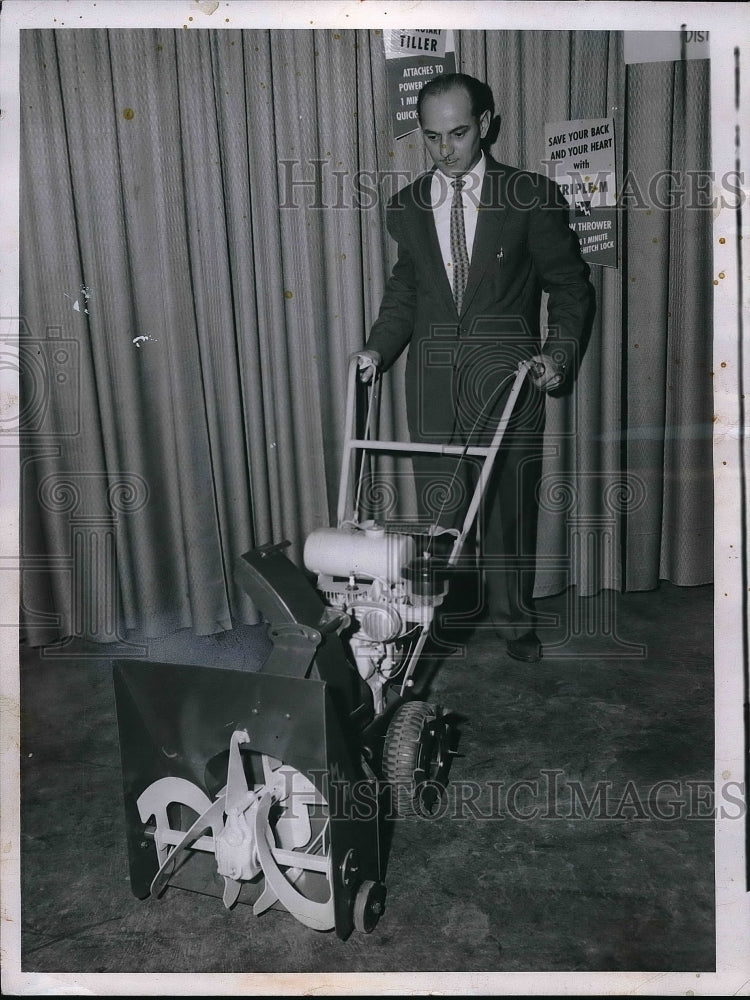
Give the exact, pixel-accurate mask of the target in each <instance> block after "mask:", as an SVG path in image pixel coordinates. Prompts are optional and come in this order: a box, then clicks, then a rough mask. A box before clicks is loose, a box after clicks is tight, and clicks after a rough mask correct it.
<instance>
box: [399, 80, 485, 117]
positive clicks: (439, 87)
mask: <svg viewBox="0 0 750 1000" xmlns="http://www.w3.org/2000/svg"><path fill="white" fill-rule="evenodd" d="M456 88H462V89H463V90H465V91H466V93H467V94H468V95H469V100H470V101H471V113H472V115H473V116H474V117H475V118H477V119H479V118H481V116H482V115H483V114H484V112H485V111H489V113H490V118H494V116H495V98H494V97H493V96H492V90H491V88H490V87H488V85H487V84H486V83H483V82H482V81H481V80H477V78H476V77H474V76H469V75H468V74H467V73H448V74H447V75H446V76H436V77H435V79H434V80H430V81H429V83H426V84H425V85H424V87H422V89H421V90H420V91H419V95H418V97H417V118H418V119H419V123H420V125H421V123H422V103H423V102H424V99H425V97H438V96H439V95H440V94H446V93H447V92H448V91H449V90H455V89H456Z"/></svg>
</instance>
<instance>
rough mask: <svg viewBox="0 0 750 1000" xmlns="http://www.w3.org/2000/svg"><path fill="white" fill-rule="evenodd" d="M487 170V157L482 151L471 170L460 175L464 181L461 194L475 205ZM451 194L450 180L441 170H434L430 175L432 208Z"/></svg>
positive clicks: (480, 194)
mask: <svg viewBox="0 0 750 1000" xmlns="http://www.w3.org/2000/svg"><path fill="white" fill-rule="evenodd" d="M486 170H487V157H486V156H485V155H484V150H482V153H481V155H480V157H479V159H478V160H477V162H476V163H475V164H474V166H473V167H472V168H471V170H467V171H466V173H465V174H462V175H461V176H462V177H463V181H464V186H463V188H462V192H461V193H462V194H467V195H468V196H469V200H470V201H472V202H473V203H474V204H475V205H478V204H479V201H480V198H481V196H482V184H483V183H484V175H485V172H486ZM452 194H453V188H452V187H451V179H450V178H449V177H448V176H447V175H446V174H444V173H443V172H442V170H438V169H437V168H436V169H435V172H434V173H433V175H432V203H433V206H434V205H435V203H436V202H437V201H438V200H442V199H441V198H440V196H441V195H442V197H443V199H444V198H445V197H446V195H447V196H450V195H452Z"/></svg>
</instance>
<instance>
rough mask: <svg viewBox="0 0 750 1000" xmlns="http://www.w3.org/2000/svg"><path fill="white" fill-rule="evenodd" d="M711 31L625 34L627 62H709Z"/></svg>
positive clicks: (624, 53)
mask: <svg viewBox="0 0 750 1000" xmlns="http://www.w3.org/2000/svg"><path fill="white" fill-rule="evenodd" d="M708 35H709V33H708V32H707V31H692V30H691V31H688V30H687V29H685V30H684V31H625V32H623V56H624V59H625V62H626V63H648V62H679V61H681V60H683V59H708V57H709V55H708Z"/></svg>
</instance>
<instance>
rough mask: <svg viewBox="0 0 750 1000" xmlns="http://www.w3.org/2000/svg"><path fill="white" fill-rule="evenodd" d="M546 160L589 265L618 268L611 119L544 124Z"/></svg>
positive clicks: (612, 121) (613, 142) (585, 119)
mask: <svg viewBox="0 0 750 1000" xmlns="http://www.w3.org/2000/svg"><path fill="white" fill-rule="evenodd" d="M544 128H545V133H544V149H545V156H544V161H543V162H544V164H545V167H546V168H547V175H548V177H550V178H552V180H554V181H555V183H556V184H558V185H559V187H560V190H561V191H562V193H563V195H564V196H565V198H566V199H567V202H568V205H569V206H570V211H571V215H570V227H571V229H573V230H574V231H575V232H576V233H577V234H578V238H579V241H580V245H581V253H582V254H583V255H584V258H585V259H586V260H587V261H588V263H590V264H600V265H603V266H605V267H617V209H616V207H615V206H616V204H617V173H616V167H615V123H614V119H613V118H580V119H576V120H573V121H567V122H553V123H551V124H549V123H548V124H547V125H545V127H544Z"/></svg>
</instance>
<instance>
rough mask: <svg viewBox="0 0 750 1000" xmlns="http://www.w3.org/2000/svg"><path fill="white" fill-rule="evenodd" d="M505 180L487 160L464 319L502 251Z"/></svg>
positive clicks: (494, 165) (464, 299)
mask: <svg viewBox="0 0 750 1000" xmlns="http://www.w3.org/2000/svg"><path fill="white" fill-rule="evenodd" d="M504 188H505V177H504V175H503V173H502V171H501V170H499V169H498V165H497V164H496V163H495V162H494V161H493V160H490V159H489V158H488V162H487V169H486V171H485V174H484V182H483V183H482V193H481V196H480V199H479V213H478V218H477V228H476V232H475V233H474V246H473V248H472V253H471V266H470V267H469V277H468V280H467V282H466V290H465V291H464V298H463V303H462V307H461V315H463V314H464V313H465V312H466V310H467V309H468V308H469V306H470V305H471V300H472V299H473V298H474V295H475V294H476V291H477V289H478V288H479V285H480V283H481V281H482V276H483V275H484V272H485V271H486V270H487V267H488V266H489V265H490V264H491V263H492V260H493V259H494V258H495V255H496V254H497V253H499V251H500V249H501V244H500V237H501V235H502V231H503V227H504V225H505V222H506V218H507V212H508V210H507V208H506V204H507V202H506V199H505V198H504V196H503V192H504Z"/></svg>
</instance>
